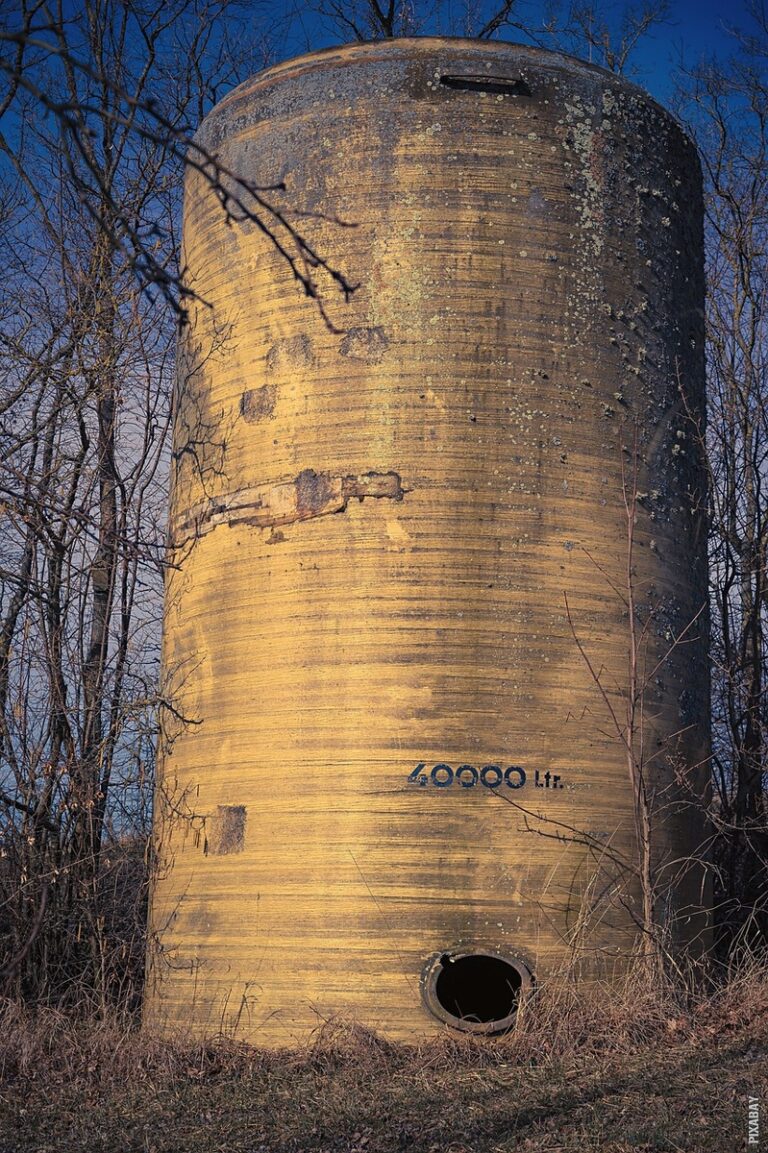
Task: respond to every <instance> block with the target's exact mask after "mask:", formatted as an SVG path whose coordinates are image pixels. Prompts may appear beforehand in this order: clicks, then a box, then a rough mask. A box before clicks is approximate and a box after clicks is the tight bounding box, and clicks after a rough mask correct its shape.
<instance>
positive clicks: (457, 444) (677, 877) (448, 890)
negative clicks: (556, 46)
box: [147, 39, 708, 1045]
mask: <svg viewBox="0 0 768 1153" xmlns="http://www.w3.org/2000/svg"><path fill="white" fill-rule="evenodd" d="M198 140H199V142H200V144H201V145H202V146H203V147H204V148H205V149H206V150H207V153H208V154H209V155H211V156H216V157H218V158H219V161H220V163H221V164H222V165H223V166H224V167H225V168H226V169H227V170H228V171H229V172H232V173H236V174H238V175H239V176H240V177H242V178H244V179H245V180H247V181H248V182H250V183H251V184H252V185H253V186H254V187H256V186H258V187H259V188H266V187H267V186H269V185H275V184H278V183H280V184H281V185H282V188H281V189H279V190H275V191H272V192H264V193H263V196H264V198H266V199H267V200H268V201H269V202H270V203H271V204H272V205H274V206H276V207H278V208H279V209H281V210H282V211H284V213H285V220H286V221H287V222H288V224H290V226H291V227H292V228H295V229H297V230H298V231H299V232H301V234H302V235H303V236H304V237H305V238H307V240H308V242H309V243H310V244H311V247H312V249H313V251H314V252H316V253H318V254H320V255H321V256H322V257H325V258H327V259H328V261H329V262H330V264H331V265H332V267H333V268H334V269H338V270H340V271H341V272H342V273H343V274H344V276H345V277H346V278H347V280H348V281H349V282H351V283H354V284H356V285H358V287H357V289H356V291H355V292H354V294H353V296H352V299H351V301H350V302H349V303H348V304H345V303H344V302H343V300H342V299H341V297H340V295H339V294H338V292H337V291H336V288H335V286H334V283H333V281H332V280H331V279H330V277H329V276H328V275H326V274H325V273H324V272H323V271H322V269H319V270H318V269H312V267H311V264H312V257H311V255H308V252H307V251H306V250H305V251H304V253H303V254H302V253H301V252H300V251H299V250H297V247H296V244H295V242H294V240H293V239H292V238H291V236H290V234H289V232H288V230H287V229H286V228H285V227H284V226H283V225H282V224H280V223H279V222H277V221H276V220H275V218H274V217H272V218H271V220H270V218H269V217H268V216H266V215H265V211H264V208H263V206H259V205H257V202H256V200H255V199H254V197H253V196H252V195H249V194H248V193H246V192H244V190H243V188H242V187H240V188H239V190H236V189H233V199H231V200H230V201H229V202H228V205H227V207H228V208H229V210H230V218H229V219H227V217H226V215H225V212H224V210H223V208H222V204H221V202H220V199H219V198H218V197H217V196H216V195H215V193H214V192H212V191H211V187H210V184H209V183H208V182H207V180H206V179H205V177H204V175H203V174H201V173H200V172H198V171H194V170H192V171H190V173H189V176H188V182H187V189H186V208H185V223H184V245H185V261H186V264H187V268H188V277H189V284H190V286H191V288H192V289H193V290H194V292H195V293H196V294H197V296H196V298H195V299H194V300H193V301H192V303H191V306H190V321H189V324H188V325H187V326H186V328H185V329H184V331H183V334H182V350H181V351H182V368H181V371H180V376H179V389H178V403H177V411H176V433H175V437H176V439H175V456H174V469H173V505H172V517H171V541H172V549H171V559H172V562H173V567H172V568H171V569H170V573H169V579H168V589H167V614H166V631H165V649H164V676H165V687H164V693H165V697H166V699H167V701H169V702H170V703H171V704H172V705H173V710H174V711H173V712H170V711H169V712H167V714H166V723H165V730H164V735H163V747H162V750H161V751H162V757H161V782H160V786H159V790H158V822H157V829H158V831H157V843H158V854H159V864H160V868H159V875H158V879H157V883H156V885H155V889H154V897H153V902H152V925H153V931H154V934H155V941H156V944H157V946H158V947H157V949H156V950H155V951H154V952H153V958H152V967H151V973H150V981H149V991H148V994H147V1018H148V1020H149V1021H151V1022H152V1023H154V1024H156V1025H161V1026H163V1027H165V1028H167V1029H178V1028H181V1029H184V1028H193V1029H194V1030H196V1031H198V1032H203V1031H206V1032H215V1031H217V1030H218V1029H220V1028H235V1027H237V1028H238V1029H239V1030H240V1034H241V1035H244V1036H247V1037H249V1038H250V1039H252V1040H254V1041H255V1042H257V1043H261V1044H265V1045H279V1044H285V1043H291V1042H294V1041H300V1040H302V1039H306V1038H307V1037H308V1036H309V1035H310V1034H311V1032H312V1031H313V1030H314V1029H315V1028H317V1026H319V1025H321V1024H322V1023H323V1022H324V1021H327V1020H328V1019H329V1018H332V1017H334V1016H339V1015H340V1016H342V1017H345V1018H353V1019H355V1020H357V1021H359V1022H361V1023H362V1024H364V1025H366V1026H369V1027H372V1028H374V1029H377V1030H380V1031H381V1032H382V1033H383V1034H385V1035H386V1036H388V1037H391V1038H418V1037H419V1036H425V1035H429V1034H431V1033H434V1032H436V1031H440V1030H443V1029H445V1028H446V1026H448V1027H451V1026H455V1027H466V1028H470V1029H475V1030H477V1031H486V1032H491V1031H497V1030H499V1029H501V1028H503V1027H504V1025H505V1024H506V1023H508V1021H509V1019H510V1017H511V1014H512V1013H513V1012H514V1001H515V996H516V993H517V991H518V990H519V989H520V988H521V987H523V986H525V985H527V984H528V983H529V982H531V981H532V980H534V981H538V982H541V981H542V979H545V978H547V977H548V976H551V975H552V974H555V973H558V972H561V971H562V970H563V969H564V968H568V967H569V966H575V967H576V968H577V969H578V971H579V972H581V973H582V974H584V975H586V976H588V977H591V976H594V977H605V976H610V975H611V974H612V973H613V972H615V971H616V969H617V967H618V968H621V967H622V966H623V965H624V964H625V963H626V961H627V959H628V958H629V957H630V956H631V955H632V953H633V951H634V950H635V949H636V947H637V945H638V941H639V940H640V938H641V936H642V934H641V931H640V930H641V924H642V916H643V900H642V884H641V881H642V873H643V869H642V867H641V865H642V856H643V854H642V852H641V851H640V848H639V847H638V832H637V830H638V826H641V827H642V826H643V820H642V818H643V813H642V812H641V811H640V809H641V806H638V804H637V792H638V787H639V786H642V789H643V790H644V794H645V797H646V798H647V808H648V811H649V815H650V830H651V831H650V847H649V854H648V863H649V867H648V869H647V870H646V873H647V877H646V879H648V877H650V879H651V880H652V881H653V885H654V890H655V892H654V900H655V911H654V916H655V918H656V920H657V921H658V923H659V924H661V925H662V926H663V928H664V931H665V932H666V933H667V934H668V941H669V942H671V944H672V946H673V947H678V948H679V947H680V946H681V945H684V946H686V947H692V948H694V949H696V948H698V947H699V946H700V944H701V942H702V940H703V938H704V935H705V934H706V917H705V916H703V915H702V912H701V910H702V906H703V905H704V904H705V903H706V902H705V898H704V892H705V888H706V886H705V884H704V881H703V871H702V867H701V860H700V858H701V853H700V846H701V843H702V837H703V821H702V817H701V812H700V804H699V802H700V798H701V796H702V794H703V791H704V786H703V777H704V768H703V766H704V765H705V764H706V757H707V753H708V720H707V718H708V691H707V670H706V595H707V594H706V579H705V565H706V557H705V532H704V519H703V518H704V503H705V501H704V497H705V493H704V480H703V472H702V469H701V465H700V459H699V438H700V436H701V433H702V428H701V411H702V393H703V348H702V346H703V332H702V297H703V276H702V223H701V221H702V211H701V194H700V175H699V166H698V162H697V158H696V154H695V151H694V148H693V146H692V145H691V144H690V142H689V141H688V140H687V139H686V138H685V136H684V135H683V134H682V132H681V131H680V129H679V128H678V127H677V125H676V124H675V122H674V121H673V120H672V119H671V118H670V117H669V116H668V115H667V114H666V113H665V112H664V111H663V110H662V109H661V108H659V107H658V106H657V105H656V104H655V103H654V102H653V101H651V100H650V99H649V98H648V97H647V96H646V95H644V94H643V93H642V92H641V91H639V90H638V89H637V88H635V87H633V86H632V85H630V84H628V83H626V82H625V81H624V80H622V79H620V78H618V77H616V76H613V75H609V74H607V73H605V72H603V71H601V70H600V69H598V68H595V67H592V66H589V65H587V64H583V63H580V62H578V61H576V60H573V59H570V58H568V57H564V56H561V55H552V54H547V53H544V52H540V51H537V50H534V49H530V48H523V47H519V46H516V45H509V44H500V43H487V42H472V41H462V40H441V39H423V40H401V41H394V42H389V43H383V44H363V45H355V46H353V47H346V48H340V49H334V50H330V51H325V52H320V53H315V54H313V55H310V56H306V57H304V58H302V59H299V60H294V61H291V62H289V63H287V64H283V65H280V66H278V67H276V68H272V69H271V70H269V71H268V72H265V73H263V74H261V75H259V76H256V77H254V78H253V79H252V80H250V81H249V82H248V83H246V84H244V85H243V86H241V87H240V88H238V89H237V90H236V91H235V92H233V93H232V94H231V95H230V96H228V97H227V98H226V99H225V100H224V101H222V103H221V104H220V105H219V106H218V107H217V108H216V109H215V110H214V111H213V112H212V113H211V115H210V116H209V117H208V118H207V120H206V122H205V124H204V126H203V128H202V129H201V132H200V135H199V137H198ZM235 196H236V198H235ZM251 210H253V211H258V213H259V216H260V219H261V220H262V221H265V222H266V223H267V224H268V225H270V226H271V227H272V228H273V229H274V232H275V236H276V238H277V239H278V240H279V241H280V243H281V244H282V246H283V248H284V252H283V253H281V252H279V251H278V249H277V247H276V245H275V243H274V242H273V240H271V239H270V238H268V237H267V236H265V235H264V233H263V230H262V228H261V227H260V226H259V224H257V223H255V222H254V221H253V220H251V219H249V214H250V211H251ZM286 253H287V254H288V255H289V256H290V257H291V258H292V259H293V260H295V261H296V269H297V271H299V272H300V273H302V274H306V273H311V274H312V275H313V276H314V277H315V279H316V281H317V284H318V286H319V288H320V289H321V291H322V302H323V306H324V309H325V312H326V314H327V318H328V322H327V321H326V319H324V317H323V315H322V314H321V311H320V309H319V308H318V307H317V305H316V304H315V303H314V302H313V301H312V300H309V299H307V298H306V297H305V296H303V295H302V293H301V292H300V291H299V289H298V286H297V281H296V279H295V277H294V275H293V271H292V269H291V267H290V265H289V263H288V261H287V260H286V256H285V254H286ZM334 329H335V330H334ZM633 777H634V783H633ZM640 839H642V838H640ZM647 912H648V908H647V904H646V913H647Z"/></svg>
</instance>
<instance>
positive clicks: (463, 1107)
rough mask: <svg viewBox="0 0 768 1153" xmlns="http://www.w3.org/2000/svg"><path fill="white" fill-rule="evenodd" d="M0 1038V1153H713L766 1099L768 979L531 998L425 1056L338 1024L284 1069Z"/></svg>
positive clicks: (108, 1030)
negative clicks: (755, 1100) (504, 1019)
mask: <svg viewBox="0 0 768 1153" xmlns="http://www.w3.org/2000/svg"><path fill="white" fill-rule="evenodd" d="M0 1036H1V1037H2V1041H1V1042H0V1151H2V1153H11V1151H13V1153H33V1151H34V1153H58V1151H62V1153H64V1151H65V1150H66V1153H71V1151H73V1150H88V1151H93V1153H96V1151H97V1150H104V1151H105V1153H128V1151H134V1150H135V1151H137V1153H138V1151H139V1150H141V1151H143V1153H187V1151H189V1153H193V1151H194V1153H214V1151H222V1150H226V1151H227V1153H310V1151H311V1153H395V1151H399V1150H408V1151H413V1153H449V1151H450V1153H485V1151H488V1153H491V1151H497V1153H502V1151H507V1150H509V1151H511V1150H517V1149H520V1150H547V1151H549V1153H554V1151H556V1150H563V1151H565V1150H574V1151H575V1150H579V1151H582V1150H601V1151H603V1153H623V1151H625V1150H626V1151H628V1150H649V1151H650V1150H668V1151H670V1153H671V1151H673V1150H675V1151H678V1150H690V1151H691V1153H709V1151H711V1153H723V1151H725V1150H729V1151H730V1150H737V1149H739V1148H742V1147H744V1144H745V1138H746V1133H747V1097H748V1095H750V1094H752V1095H759V1094H760V1092H761V1088H762V1087H764V1086H765V1084H766V1083H767V1082H768V1046H767V1045H766V1042H768V970H766V969H765V968H760V967H758V966H755V965H753V966H752V967H747V969H746V970H745V971H743V972H742V974H741V975H740V976H739V977H738V978H733V979H731V980H730V981H728V982H726V983H725V984H723V985H722V986H720V987H718V988H717V989H716V990H714V991H710V992H708V993H698V994H691V993H689V994H686V995H683V994H682V993H681V992H680V990H679V988H677V989H676V988H675V987H673V986H667V987H665V988H659V987H658V985H655V984H648V983H646V982H644V981H643V979H642V976H641V975H639V974H635V975H634V976H633V978H632V979H630V980H629V981H628V982H627V984H626V986H625V987H624V988H623V989H619V990H615V991H611V992H610V993H609V992H608V991H606V990H605V989H600V988H596V989H591V990H587V989H584V988H578V987H576V986H574V985H566V986H564V987H563V988H562V989H561V990H559V991H558V990H555V989H551V990H542V991H541V992H540V993H539V994H537V995H535V996H534V997H533V999H532V1000H531V1001H529V1002H528V1004H526V1005H525V1006H524V1007H523V1011H522V1013H521V1015H520V1017H519V1019H518V1023H517V1026H516V1028H515V1029H514V1031H513V1032H511V1033H510V1034H509V1035H507V1036H506V1037H504V1038H501V1039H499V1040H496V1041H482V1040H476V1039H473V1038H460V1039H458V1040H457V1039H453V1038H451V1039H449V1038H447V1037H446V1039H445V1040H443V1041H439V1042H437V1043H433V1044H429V1045H424V1046H422V1047H419V1048H412V1047H406V1046H394V1045H389V1044H386V1043H384V1042H383V1041H381V1040H380V1039H378V1038H377V1037H376V1036H375V1035H373V1034H370V1033H366V1032H364V1031H362V1030H360V1029H357V1028H355V1027H353V1026H349V1025H345V1024H344V1023H343V1022H333V1021H332V1022H327V1023H325V1024H320V1023H318V1030H317V1035H316V1039H315V1041H314V1044H312V1045H311V1046H308V1047H307V1048H305V1049H302V1050H299V1051H293V1052H289V1051H284V1052H266V1051H264V1050H259V1049H258V1048H253V1047H250V1046H248V1045H244V1044H241V1043H239V1042H238V1040H237V1038H236V1037H235V1038H231V1037H219V1038H217V1039H216V1040H214V1041H212V1042H210V1043H209V1044H206V1045H200V1044H199V1043H193V1042H187V1043H185V1042H184V1041H178V1042H175V1043H171V1042H168V1041H160V1040H158V1039H156V1038H153V1037H151V1036H149V1035H147V1034H142V1033H140V1032H138V1031H137V1030H136V1029H135V1028H134V1027H132V1026H131V1025H130V1024H126V1022H125V1020H123V1019H121V1018H120V1017H118V1016H113V1017H111V1018H109V1019H106V1020H104V1019H102V1020H101V1021H98V1022H93V1021H90V1022H89V1021H83V1020H80V1021H78V1020H75V1019H73V1018H72V1017H71V1016H66V1015H64V1014H63V1013H61V1012H60V1011H57V1010H50V1009H49V1010H41V1011H39V1012H38V1013H36V1014H33V1013H31V1012H29V1011H28V1010H25V1009H22V1008H21V1007H20V1006H19V1005H18V1004H15V1003H12V1002H7V1003H6V1004H5V1005H4V1007H3V1009H2V1012H1V1016H0Z"/></svg>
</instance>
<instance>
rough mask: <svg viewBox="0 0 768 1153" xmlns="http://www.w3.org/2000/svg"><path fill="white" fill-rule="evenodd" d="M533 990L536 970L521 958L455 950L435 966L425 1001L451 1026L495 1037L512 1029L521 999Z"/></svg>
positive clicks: (427, 973)
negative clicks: (528, 991)
mask: <svg viewBox="0 0 768 1153" xmlns="http://www.w3.org/2000/svg"><path fill="white" fill-rule="evenodd" d="M533 984H534V979H533V974H532V973H531V970H530V969H529V968H528V966H527V965H526V964H525V962H523V961H521V960H520V959H519V958H518V957H507V956H503V955H502V954H500V953H494V952H488V951H485V950H478V951H476V950H473V951H466V950H455V951H448V952H444V953H440V954H438V955H437V956H436V957H434V958H433V959H432V960H431V961H430V962H429V964H428V965H427V967H426V969H425V970H424V973H423V976H422V995H423V998H424V1003H425V1004H426V1006H427V1008H428V1009H429V1011H430V1013H432V1014H433V1015H434V1016H435V1017H437V1018H438V1019H439V1020H440V1021H443V1022H444V1023H445V1024H446V1025H450V1026H451V1027H452V1028H454V1029H460V1030H462V1031H463V1032H465V1033H479V1034H485V1035H486V1036H490V1035H493V1034H496V1033H505V1032H507V1030H508V1029H511V1028H512V1025H513V1024H514V1021H515V1015H516V1013H517V1007H518V1004H519V1001H520V995H521V993H523V992H524V991H526V990H528V989H530V988H531V987H532V986H533Z"/></svg>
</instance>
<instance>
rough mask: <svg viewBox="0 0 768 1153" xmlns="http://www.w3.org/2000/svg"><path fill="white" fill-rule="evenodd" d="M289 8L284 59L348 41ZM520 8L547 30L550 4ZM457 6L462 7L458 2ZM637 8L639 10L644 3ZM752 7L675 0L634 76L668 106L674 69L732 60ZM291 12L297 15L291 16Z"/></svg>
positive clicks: (642, 50) (743, 0)
mask: <svg viewBox="0 0 768 1153" xmlns="http://www.w3.org/2000/svg"><path fill="white" fill-rule="evenodd" d="M487 2H488V0H486V3H487ZM285 4H286V7H285V9H284V11H285V13H286V17H287V18H288V19H287V21H286V26H285V33H284V35H283V36H282V37H279V48H278V53H279V57H280V58H281V59H285V58H286V57H289V56H295V55H300V54H301V53H302V52H304V51H306V50H307V48H309V47H312V48H323V47H327V46H329V45H331V44H338V43H341V42H343V40H344V37H341V36H339V35H338V34H336V35H335V34H334V33H333V31H331V30H329V28H328V26H327V25H325V26H324V25H323V24H322V22H321V21H320V20H319V19H318V18H317V17H316V16H315V15H314V14H313V13H312V12H311V11H310V10H308V8H306V7H303V6H300V5H299V3H297V2H293V3H292V0H285ZM519 5H520V7H519V11H520V14H521V16H523V17H524V18H525V19H526V20H527V21H528V22H530V24H531V26H532V27H536V26H538V27H541V25H542V23H543V18H544V12H545V10H546V0H519ZM416 6H417V7H418V8H419V9H423V8H426V7H427V6H426V5H425V4H423V3H422V0H416ZM596 6H599V7H601V8H602V10H603V11H604V12H606V13H608V14H609V16H610V17H611V18H613V19H618V17H619V16H620V14H621V12H622V10H623V8H624V7H625V5H624V3H622V2H621V0H619V2H618V3H613V4H611V3H604V4H596ZM456 7H457V9H458V7H459V4H458V0H457V5H456ZM633 7H635V8H637V7H639V2H636V3H635V4H634V5H633ZM449 9H450V0H446V2H445V3H444V5H443V11H444V12H446V11H448V10H449ZM747 9H748V0H733V2H732V3H729V4H723V3H722V2H719V0H670V16H669V19H668V21H667V22H665V23H664V24H662V25H659V26H657V27H655V28H654V29H653V30H652V31H651V32H650V33H649V34H648V35H647V36H646V37H645V38H644V39H643V40H642V41H641V43H640V44H639V45H638V48H637V49H636V51H635V54H634V55H633V57H632V66H633V67H632V69H631V70H630V73H629V74H630V76H631V78H632V79H634V80H636V82H637V83H639V84H641V85H642V86H643V87H644V88H646V89H647V90H648V91H649V92H651V94H652V95H653V96H655V97H656V99H657V100H659V101H661V102H662V103H664V104H668V103H669V102H670V100H671V99H672V96H673V92H674V71H675V68H676V66H677V65H679V63H680V61H681V60H683V61H684V62H685V64H686V65H687V66H689V67H690V66H692V65H694V64H696V63H698V62H699V61H700V60H701V59H702V58H704V57H707V56H711V55H712V54H714V53H718V54H720V55H724V56H727V55H728V54H729V52H730V48H729V42H730V40H731V38H730V37H729V35H728V29H729V28H732V27H733V26H734V25H736V26H741V27H747V26H748V24H749V17H748V11H747ZM289 13H292V15H290V17H289ZM427 30H430V31H434V30H435V29H427ZM350 38H351V37H350ZM503 38H504V39H510V40H514V39H518V40H519V39H522V37H521V36H520V35H518V34H514V33H506V34H504V35H503Z"/></svg>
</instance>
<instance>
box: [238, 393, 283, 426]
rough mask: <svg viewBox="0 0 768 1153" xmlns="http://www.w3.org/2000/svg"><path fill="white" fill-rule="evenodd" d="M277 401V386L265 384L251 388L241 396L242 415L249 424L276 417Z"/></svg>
mask: <svg viewBox="0 0 768 1153" xmlns="http://www.w3.org/2000/svg"><path fill="white" fill-rule="evenodd" d="M276 403H277V387H276V386H275V385H274V384H263V385H262V386H261V387H260V388H249V389H247V390H246V391H245V392H244V393H243V395H242V396H241V397H240V415H241V416H242V418H243V420H244V421H245V422H246V423H247V424H255V423H256V421H259V420H266V419H267V418H268V417H274V412H275V404H276Z"/></svg>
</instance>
